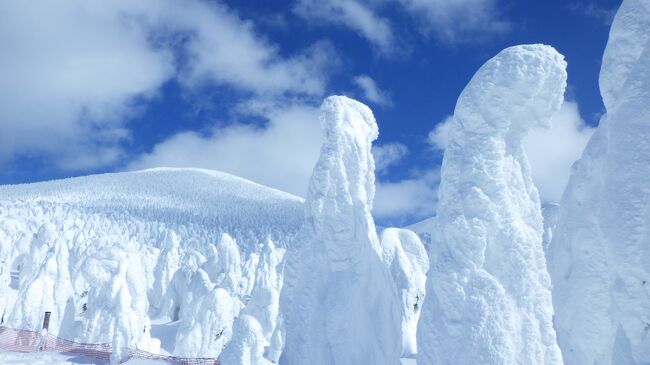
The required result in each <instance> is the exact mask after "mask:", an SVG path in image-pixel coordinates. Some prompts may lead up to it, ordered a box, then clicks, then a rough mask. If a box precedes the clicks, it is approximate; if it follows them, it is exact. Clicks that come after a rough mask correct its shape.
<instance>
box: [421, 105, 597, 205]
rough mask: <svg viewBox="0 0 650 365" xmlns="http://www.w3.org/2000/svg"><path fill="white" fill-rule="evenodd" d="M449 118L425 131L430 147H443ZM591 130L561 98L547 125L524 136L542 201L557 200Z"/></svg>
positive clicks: (577, 112) (575, 108)
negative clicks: (549, 125)
mask: <svg viewBox="0 0 650 365" xmlns="http://www.w3.org/2000/svg"><path fill="white" fill-rule="evenodd" d="M452 120H453V117H448V118H447V119H445V121H444V122H442V123H440V124H438V125H437V126H436V128H435V129H434V130H433V131H431V132H430V133H429V142H430V144H431V145H432V146H433V147H434V148H437V149H444V148H445V147H446V146H447V142H448V137H447V134H448V130H449V125H450V123H451V121H452ZM594 130H595V129H594V128H592V127H589V126H588V125H587V124H586V123H585V122H584V120H582V118H581V117H580V112H579V110H578V104H576V103H575V102H572V101H565V102H564V104H562V107H561V108H560V111H559V112H558V113H557V114H556V115H555V117H554V118H553V122H552V126H551V128H549V129H547V130H536V131H532V132H530V133H529V134H528V135H527V136H526V137H525V138H524V141H523V143H524V148H525V149H526V154H527V155H528V160H529V162H530V166H531V169H532V172H533V180H534V182H535V185H536V186H537V189H538V190H539V193H540V197H541V199H542V201H547V202H558V201H560V198H561V197H562V193H563V192H564V189H565V188H566V184H567V182H568V181H569V177H570V174H571V166H572V165H573V163H574V162H575V161H577V160H578V159H579V158H580V156H581V155H582V151H584V149H585V146H586V145H587V142H588V141H589V138H591V135H592V134H593V132H594Z"/></svg>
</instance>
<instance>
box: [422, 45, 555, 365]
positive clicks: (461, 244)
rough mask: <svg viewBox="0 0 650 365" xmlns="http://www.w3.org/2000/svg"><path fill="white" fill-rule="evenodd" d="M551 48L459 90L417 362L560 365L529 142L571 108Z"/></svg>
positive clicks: (513, 56)
mask: <svg viewBox="0 0 650 365" xmlns="http://www.w3.org/2000/svg"><path fill="white" fill-rule="evenodd" d="M565 69H566V63H565V62H564V59H563V57H562V56H561V55H560V54H559V53H557V51H555V50H554V49H553V48H552V47H549V46H545V45H523V46H515V47H510V48H507V49H505V50H503V51H502V52H500V53H499V54H498V55H497V56H495V57H494V58H492V59H491V60H489V61H488V62H486V63H485V64H484V65H483V66H482V67H481V68H480V69H479V70H478V72H477V73H476V74H475V75H474V77H473V78H472V79H471V81H470V82H469V84H468V85H467V87H466V88H465V90H463V92H462V93H461V95H460V97H459V99H458V102H457V104H456V109H455V112H454V117H453V123H452V126H451V129H450V132H449V145H448V147H447V149H446V151H445V155H444V159H443V165H442V172H441V173H442V176H441V184H440V190H439V202H438V207H437V217H436V220H435V226H436V228H437V232H436V233H435V234H434V235H433V237H432V243H431V251H430V265H431V266H430V270H429V276H428V279H427V296H426V298H425V300H424V307H423V309H422V313H421V316H420V322H419V325H418V339H417V341H418V364H420V365H427V364H561V363H562V357H561V354H560V350H559V348H558V346H557V343H556V338H555V331H554V329H553V324H552V316H553V308H552V303H551V283H550V278H549V275H548V273H547V271H546V262H545V258H544V253H543V249H542V234H543V225H542V215H541V205H540V201H539V195H538V192H537V189H536V188H535V186H534V185H533V182H532V177H531V171H530V167H529V164H528V160H527V158H526V155H525V153H524V150H523V146H522V137H523V136H524V134H525V133H526V132H527V131H529V130H531V129H532V128H540V127H542V128H543V127H547V126H548V125H549V123H550V121H551V118H552V116H553V114H554V113H555V112H557V110H559V107H560V105H561V103H562V101H563V95H564V89H565V87H566V77H567V75H566V71H565Z"/></svg>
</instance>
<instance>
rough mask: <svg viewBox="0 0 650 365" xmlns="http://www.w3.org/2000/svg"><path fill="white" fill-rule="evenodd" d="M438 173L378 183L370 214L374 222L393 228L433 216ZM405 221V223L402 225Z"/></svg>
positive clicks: (438, 178) (438, 180)
mask: <svg viewBox="0 0 650 365" xmlns="http://www.w3.org/2000/svg"><path fill="white" fill-rule="evenodd" d="M439 183H440V176H439V173H438V171H437V170H436V171H433V170H432V171H430V172H427V173H420V174H418V175H416V176H414V177H412V178H409V179H405V180H401V181H397V182H381V181H380V182H379V183H378V184H377V192H376V194H375V204H374V207H373V210H372V213H373V215H374V216H376V217H377V218H378V219H380V220H383V221H386V222H390V223H391V224H393V225H402V224H404V223H409V222H410V223H413V222H416V221H418V220H421V219H423V218H427V217H431V216H434V215H435V214H436V202H437V200H438V185H439ZM405 218H408V219H409V221H408V222H407V221H405Z"/></svg>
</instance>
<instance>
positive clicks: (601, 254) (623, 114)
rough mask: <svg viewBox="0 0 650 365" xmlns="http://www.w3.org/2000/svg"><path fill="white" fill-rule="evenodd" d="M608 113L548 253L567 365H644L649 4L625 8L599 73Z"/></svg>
mask: <svg viewBox="0 0 650 365" xmlns="http://www.w3.org/2000/svg"><path fill="white" fill-rule="evenodd" d="M600 89H601V93H602V96H603V101H604V103H605V107H606V109H607V112H606V114H605V115H603V117H602V118H601V121H600V125H599V127H598V129H597V130H596V132H595V133H594V135H593V137H592V138H591V140H590V141H589V144H588V145H587V148H586V150H585V152H584V154H583V156H582V158H581V159H580V160H579V161H578V162H577V163H576V165H575V166H574V172H573V175H572V176H571V179H570V182H569V185H568V187H567V190H566V191H565V193H564V196H563V199H562V203H561V210H560V214H559V218H558V225H557V228H556V230H555V232H554V234H553V239H552V241H551V244H550V250H549V267H550V272H551V274H552V277H553V287H554V289H553V301H554V305H555V311H556V317H555V325H556V328H557V332H558V340H559V344H560V347H561V348H562V351H563V354H564V359H565V361H566V363H567V364H576V365H591V364H612V365H614V364H615V365H640V364H648V363H650V185H649V182H650V2H649V1H647V0H625V1H624V2H623V5H622V6H621V8H620V9H619V11H618V13H617V15H616V17H615V19H614V22H613V24H612V28H611V31H610V35H609V42H608V43H607V47H606V49H605V54H604V56H603V63H602V68H601V73H600Z"/></svg>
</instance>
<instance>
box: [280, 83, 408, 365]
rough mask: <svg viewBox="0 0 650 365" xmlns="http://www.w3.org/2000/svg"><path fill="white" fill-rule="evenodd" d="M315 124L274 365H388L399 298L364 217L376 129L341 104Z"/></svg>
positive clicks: (395, 344) (360, 108) (396, 349)
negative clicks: (317, 143) (317, 133)
mask: <svg viewBox="0 0 650 365" xmlns="http://www.w3.org/2000/svg"><path fill="white" fill-rule="evenodd" d="M321 123H322V125H323V128H324V131H325V140H324V143H323V146H322V148H321V154H320V158H319V160H318V162H317V163H316V166H315V167H314V171H313V174H312V177H311V180H310V182H309V189H308V193H307V199H306V202H305V224H304V226H303V228H302V230H301V232H300V233H299V234H298V237H297V239H296V241H295V243H294V244H293V245H292V246H291V247H290V248H289V251H288V252H287V263H286V266H285V281H284V286H283V289H282V294H281V312H282V314H283V316H284V330H285V334H286V337H285V340H286V342H285V348H284V351H283V353H282V356H281V358H280V362H281V363H283V364H288V365H294V364H295V365H298V364H313V365H317V364H327V365H333V364H337V365H343V364H350V365H352V364H378V365H381V364H391V365H395V364H398V363H399V355H400V350H401V331H400V323H401V315H400V305H399V297H398V295H397V291H396V289H395V285H394V284H393V281H392V278H391V276H390V273H389V272H388V268H387V267H386V266H385V265H384V263H383V262H382V260H381V247H380V244H379V239H378V238H377V233H376V231H375V225H374V221H373V219H372V216H371V214H370V211H371V209H372V202H373V198H374V193H375V175H374V170H375V166H374V161H373V158H372V154H371V152H370V148H371V143H372V141H374V140H375V139H376V138H377V134H378V130H377V124H376V122H375V119H374V117H373V115H372V112H371V111H370V109H369V108H368V107H366V106H365V105H363V104H361V103H359V102H357V101H354V100H351V99H348V98H346V97H343V96H332V97H329V98H327V99H326V100H325V101H324V102H323V105H322V106H321Z"/></svg>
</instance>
